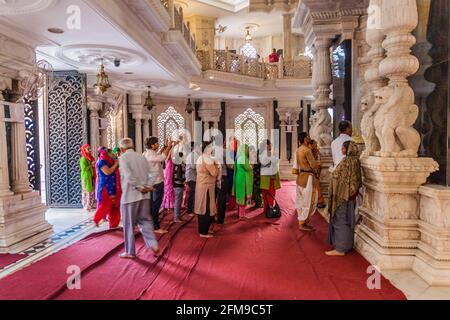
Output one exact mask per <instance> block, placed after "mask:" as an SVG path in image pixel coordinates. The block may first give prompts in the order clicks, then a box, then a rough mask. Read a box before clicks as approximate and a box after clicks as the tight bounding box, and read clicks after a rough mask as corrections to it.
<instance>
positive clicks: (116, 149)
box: [113, 147, 120, 158]
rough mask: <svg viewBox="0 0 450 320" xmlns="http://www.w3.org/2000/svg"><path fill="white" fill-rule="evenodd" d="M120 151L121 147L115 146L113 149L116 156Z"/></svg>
mask: <svg viewBox="0 0 450 320" xmlns="http://www.w3.org/2000/svg"><path fill="white" fill-rule="evenodd" d="M119 152H120V148H119V147H115V148H114V149H113V153H114V155H115V156H116V158H117V154H118V153H119Z"/></svg>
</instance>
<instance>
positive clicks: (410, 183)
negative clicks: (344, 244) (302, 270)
mask: <svg viewBox="0 0 450 320" xmlns="http://www.w3.org/2000/svg"><path fill="white" fill-rule="evenodd" d="M381 8H382V11H381V13H380V14H381V16H382V19H381V22H382V25H381V27H382V30H383V34H384V35H386V39H385V40H384V41H383V48H385V49H386V58H384V59H383V60H382V61H381V63H380V66H379V73H380V75H381V76H385V77H387V78H389V80H390V82H389V85H388V86H386V87H383V88H382V89H380V90H378V91H376V92H375V94H376V96H377V97H378V98H377V101H378V103H380V109H379V110H378V111H377V112H376V114H375V120H374V121H375V122H374V124H375V129H376V135H377V138H378V140H379V141H380V147H381V151H380V152H376V153H375V155H377V156H369V157H363V158H362V159H361V166H362V170H363V175H364V180H363V181H364V186H365V195H364V201H363V204H362V205H361V206H360V208H359V212H360V214H361V217H362V222H361V224H360V225H359V227H358V229H357V232H356V248H357V249H358V251H359V252H360V253H362V255H363V256H364V257H365V258H366V259H367V260H368V261H369V262H370V263H372V264H374V265H377V266H379V267H380V268H381V270H382V271H383V269H411V268H412V267H413V265H415V260H414V256H416V257H420V256H424V254H423V252H421V250H422V248H421V247H420V246H419V243H420V241H421V239H423V237H425V238H428V239H429V238H430V236H429V231H426V232H424V233H423V234H422V235H421V227H422V226H423V224H422V223H421V222H420V221H419V218H420V216H421V215H422V211H423V210H424V208H426V209H425V210H432V211H433V212H435V213H436V214H439V213H438V210H434V209H429V208H428V207H424V206H423V205H421V204H420V203H419V188H420V187H421V185H422V184H424V183H426V180H427V178H428V177H429V175H430V173H431V172H434V171H436V170H437V169H438V164H437V163H436V162H435V161H434V160H433V159H430V158H418V157H417V151H418V148H419V144H420V136H419V134H418V133H417V131H416V130H415V129H414V128H412V125H413V124H414V122H415V121H416V118H417V114H418V107H417V106H416V105H414V92H413V90H412V89H411V87H410V86H409V84H408V80H407V78H408V77H409V76H411V75H412V74H414V73H416V72H417V70H418V68H419V63H418V61H417V58H416V57H413V56H412V55H411V51H410V49H411V46H412V45H413V44H414V43H415V38H414V36H413V35H412V34H411V32H412V31H413V30H414V29H415V27H416V26H417V23H418V14H417V4H416V0H396V1H392V0H383V1H382V2H381ZM381 108H383V109H381ZM380 110H381V112H380ZM434 230H435V229H434ZM422 262H425V263H426V264H428V263H429V264H431V265H434V266H436V264H435V262H436V261H432V259H430V258H429V257H426V258H425V259H424V261H422ZM442 266H443V264H442V263H441V262H440V261H439V268H442ZM422 270H423V269H422ZM423 271H424V270H423ZM431 272H433V271H431ZM446 272H448V269H447V271H446Z"/></svg>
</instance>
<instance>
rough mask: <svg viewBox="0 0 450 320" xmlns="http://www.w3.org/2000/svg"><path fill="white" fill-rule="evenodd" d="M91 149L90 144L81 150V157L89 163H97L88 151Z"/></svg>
mask: <svg viewBox="0 0 450 320" xmlns="http://www.w3.org/2000/svg"><path fill="white" fill-rule="evenodd" d="M89 147H90V146H89V145H88V144H85V145H83V146H82V147H81V148H80V153H81V156H82V157H83V158H85V159H86V160H88V161H89V162H94V161H95V159H94V157H93V156H92V154H91V153H90V152H88V151H87V149H88V148H89Z"/></svg>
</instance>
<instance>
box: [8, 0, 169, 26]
mask: <svg viewBox="0 0 450 320" xmlns="http://www.w3.org/2000/svg"><path fill="white" fill-rule="evenodd" d="M0 1H1V0H0ZM122 1H123V0H122ZM124 2H126V4H127V5H128V7H129V8H130V9H131V10H132V11H133V12H134V13H135V14H136V16H137V17H138V18H139V19H140V20H141V21H142V23H145V24H146V25H148V26H149V27H150V29H152V31H154V32H167V31H168V30H169V29H170V26H171V21H170V15H169V12H168V11H167V9H166V8H165V7H164V6H163V4H162V2H161V1H159V0H158V1H147V0H125V1H124Z"/></svg>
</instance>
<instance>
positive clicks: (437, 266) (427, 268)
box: [412, 250, 450, 286]
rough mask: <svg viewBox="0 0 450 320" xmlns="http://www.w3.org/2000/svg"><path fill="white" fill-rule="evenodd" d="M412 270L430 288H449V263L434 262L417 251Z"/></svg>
mask: <svg viewBox="0 0 450 320" xmlns="http://www.w3.org/2000/svg"><path fill="white" fill-rule="evenodd" d="M412 270H413V271H414V272H415V273H417V274H418V275H419V276H420V277H421V278H422V279H424V280H425V281H426V282H427V283H428V284H429V285H430V286H450V261H445V262H440V261H436V260H434V259H432V258H430V257H429V256H428V255H426V254H425V253H423V252H422V251H420V250H419V251H418V252H417V254H416V257H415V259H414V262H413V266H412Z"/></svg>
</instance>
